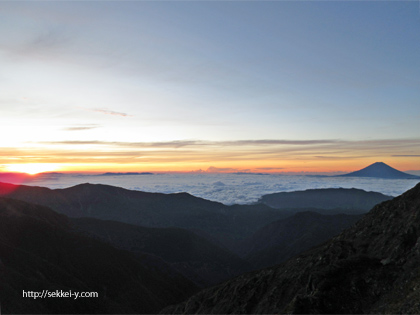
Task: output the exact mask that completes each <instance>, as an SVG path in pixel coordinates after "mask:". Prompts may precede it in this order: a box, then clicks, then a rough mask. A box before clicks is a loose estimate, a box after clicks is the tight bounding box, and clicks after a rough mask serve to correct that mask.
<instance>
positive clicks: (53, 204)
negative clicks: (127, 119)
mask: <svg viewBox="0 0 420 315" xmlns="http://www.w3.org/2000/svg"><path fill="white" fill-rule="evenodd" d="M0 195H5V196H8V197H10V198H15V199H19V200H23V201H27V202H31V203H36V204H40V205H43V206H47V207H50V208H51V209H53V210H55V211H57V212H59V213H63V214H65V215H67V216H70V217H92V218H97V219H102V220H112V221H119V222H124V223H129V224H134V225H139V226H145V227H178V228H183V229H188V230H191V231H193V232H195V233H197V234H200V235H202V236H204V237H206V238H207V239H209V240H211V241H214V242H216V243H218V244H219V245H222V246H225V247H228V248H230V249H235V248H236V244H237V242H238V241H240V240H242V239H244V238H245V237H247V236H249V235H251V234H252V233H254V232H255V231H256V230H258V229H259V228H260V227H262V226H264V225H266V224H268V223H270V222H272V221H275V220H278V219H281V218H285V217H287V216H288V215H290V214H289V213H287V212H280V211H276V210H275V209H272V208H270V207H268V206H265V205H262V204H259V205H252V206H239V205H236V206H226V205H224V204H222V203H218V202H213V201H209V200H205V199H202V198H197V197H194V196H192V195H190V194H187V193H178V194H161V193H146V192H141V191H135V190H127V189H123V188H119V187H114V186H108V185H92V184H81V185H77V186H74V187H70V188H66V189H54V190H52V189H48V188H43V187H32V186H24V185H20V186H17V185H12V184H5V183H0Z"/></svg>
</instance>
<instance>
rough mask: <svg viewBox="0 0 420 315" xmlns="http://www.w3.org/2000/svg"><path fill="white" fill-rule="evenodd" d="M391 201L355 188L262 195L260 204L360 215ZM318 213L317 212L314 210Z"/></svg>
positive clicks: (389, 197)
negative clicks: (379, 204) (377, 205)
mask: <svg viewBox="0 0 420 315" xmlns="http://www.w3.org/2000/svg"><path fill="white" fill-rule="evenodd" d="M390 199H392V197H391V196H386V195H383V194H381V193H378V192H372V191H369V192H367V191H364V190H362V189H356V188H350V189H348V188H325V189H308V190H304V191H292V192H280V193H274V194H268V195H264V196H262V197H261V198H260V202H261V203H263V204H266V205H268V206H270V207H273V208H276V209H289V210H290V209H294V210H293V211H296V209H298V208H302V209H303V210H304V211H306V210H307V209H308V208H314V209H328V210H334V211H331V212H332V213H334V212H335V213H348V214H352V213H361V212H367V211H369V210H370V209H372V207H373V206H375V205H376V204H378V203H380V202H383V201H386V200H390ZM314 211H316V212H320V211H318V210H314Z"/></svg>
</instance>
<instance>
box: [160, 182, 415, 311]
mask: <svg viewBox="0 0 420 315" xmlns="http://www.w3.org/2000/svg"><path fill="white" fill-rule="evenodd" d="M419 226H420V184H417V185H416V186H415V187H414V188H412V189H410V190H408V191H407V192H405V193H404V194H402V195H401V196H398V197H396V198H394V199H392V200H390V201H386V202H384V203H381V204H379V205H376V206H375V207H374V208H373V209H372V210H371V211H370V212H369V213H368V214H366V215H365V216H364V217H363V218H362V219H361V220H360V221H358V222H357V223H356V224H355V225H353V226H352V227H351V228H349V229H347V230H345V231H344V232H342V233H341V234H340V235H338V236H336V237H335V238H333V239H332V240H330V241H328V242H327V243H325V244H323V245H320V246H318V247H316V248H313V249H311V250H309V251H307V252H305V253H303V254H300V255H298V256H296V257H294V258H292V259H290V260H288V261H287V262H285V263H283V264H280V265H278V266H276V267H272V268H267V269H262V270H260V271H256V272H252V273H248V274H245V275H241V276H238V277H236V278H234V279H232V280H230V281H227V282H225V283H223V284H221V285H219V286H216V287H213V288H209V289H206V290H203V291H200V292H199V293H198V294H196V295H194V296H192V297H191V298H189V299H188V300H187V301H184V302H183V303H181V304H178V305H174V306H171V307H168V308H165V309H164V310H162V313H174V314H190V313H195V314H200V313H212V314H215V313H217V314H221V313H223V314H225V313H230V314H274V313H292V314H314V313H318V314H320V313H324V314H339V313H347V314H349V313H352V314H366V313H414V314H418V313H420V267H418V261H419V260H420V230H419Z"/></svg>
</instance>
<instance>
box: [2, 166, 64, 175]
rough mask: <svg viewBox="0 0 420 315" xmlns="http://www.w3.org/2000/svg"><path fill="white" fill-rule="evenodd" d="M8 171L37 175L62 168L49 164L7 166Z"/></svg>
mask: <svg viewBox="0 0 420 315" xmlns="http://www.w3.org/2000/svg"><path fill="white" fill-rule="evenodd" d="M5 167H6V169H7V171H9V172H17V173H26V174H29V175H35V174H39V173H43V172H52V171H55V170H57V169H59V168H60V166H59V165H58V164H49V163H28V164H8V165H5Z"/></svg>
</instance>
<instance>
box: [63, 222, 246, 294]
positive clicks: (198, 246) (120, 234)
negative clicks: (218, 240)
mask: <svg viewBox="0 0 420 315" xmlns="http://www.w3.org/2000/svg"><path fill="white" fill-rule="evenodd" d="M71 222H72V226H73V227H74V228H76V229H77V230H79V231H81V232H83V233H86V234H87V235H89V236H92V237H96V238H99V239H101V240H103V241H105V242H108V243H110V244H111V245H113V246H114V247H117V248H121V249H125V250H128V251H130V252H133V253H136V254H138V255H144V253H146V254H149V255H153V256H157V257H159V258H161V259H163V260H164V261H165V262H166V263H167V264H168V265H170V266H171V267H172V268H173V269H174V270H176V271H177V272H179V273H181V274H182V275H183V276H185V277H186V278H188V279H190V280H191V281H193V282H194V283H195V284H197V285H199V286H200V287H208V286H210V285H214V284H216V283H219V282H221V281H223V280H227V279H229V278H232V277H234V276H237V275H239V274H241V273H244V272H246V271H249V270H251V267H250V265H249V264H248V263H247V262H246V261H244V260H242V259H241V258H239V257H238V256H236V255H235V254H233V253H231V252H229V251H227V250H225V249H222V248H220V247H218V246H216V245H214V244H213V243H211V242H210V241H208V240H206V239H205V238H203V237H201V236H198V235H196V234H194V233H193V232H190V231H187V230H183V229H178V228H145V227H140V226H136V225H130V224H126V223H120V222H115V221H103V220H98V219H92V218H74V219H71Z"/></svg>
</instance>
